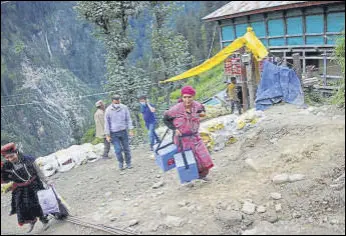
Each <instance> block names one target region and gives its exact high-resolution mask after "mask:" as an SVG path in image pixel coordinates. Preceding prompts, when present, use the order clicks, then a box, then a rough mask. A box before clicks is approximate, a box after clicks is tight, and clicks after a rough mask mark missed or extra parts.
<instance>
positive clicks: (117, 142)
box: [111, 130, 131, 168]
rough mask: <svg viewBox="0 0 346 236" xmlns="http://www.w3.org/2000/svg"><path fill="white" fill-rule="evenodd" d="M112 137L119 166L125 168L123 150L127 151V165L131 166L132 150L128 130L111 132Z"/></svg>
mask: <svg viewBox="0 0 346 236" xmlns="http://www.w3.org/2000/svg"><path fill="white" fill-rule="evenodd" d="M111 139H112V144H113V145H114V150H115V155H116V156H117V159H118V162H119V168H123V165H124V158H123V154H122V152H123V151H124V153H125V162H126V165H127V166H131V152H130V145H129V136H128V133H127V130H121V131H118V132H111Z"/></svg>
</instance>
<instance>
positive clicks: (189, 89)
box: [181, 85, 196, 96]
mask: <svg viewBox="0 0 346 236" xmlns="http://www.w3.org/2000/svg"><path fill="white" fill-rule="evenodd" d="M184 94H187V95H191V96H195V95H196V90H195V89H194V88H192V86H190V85H187V86H184V87H183V88H182V89H181V95H184Z"/></svg>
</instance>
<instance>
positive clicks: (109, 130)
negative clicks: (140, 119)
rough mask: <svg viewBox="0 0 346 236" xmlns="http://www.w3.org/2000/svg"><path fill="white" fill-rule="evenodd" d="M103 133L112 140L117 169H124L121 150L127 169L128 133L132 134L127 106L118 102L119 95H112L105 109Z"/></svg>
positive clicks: (129, 156) (128, 164)
mask: <svg viewBox="0 0 346 236" xmlns="http://www.w3.org/2000/svg"><path fill="white" fill-rule="evenodd" d="M105 134H106V139H107V141H108V142H112V144H113V145H114V150H115V154H116V157H117V159H118V162H119V163H118V164H119V169H120V170H123V169H124V158H123V152H124V153H125V163H126V167H127V168H128V169H131V168H132V165H131V151H130V145H129V135H130V136H133V135H134V134H133V125H132V120H131V115H130V111H129V109H128V107H127V106H126V105H124V104H121V103H120V96H119V95H114V96H113V97H112V104H111V105H109V106H108V107H107V109H106V114H105Z"/></svg>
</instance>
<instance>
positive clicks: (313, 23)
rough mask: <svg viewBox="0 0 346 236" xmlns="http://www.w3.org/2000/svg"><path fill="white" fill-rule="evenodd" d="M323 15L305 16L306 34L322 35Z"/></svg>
mask: <svg viewBox="0 0 346 236" xmlns="http://www.w3.org/2000/svg"><path fill="white" fill-rule="evenodd" d="M323 31H324V21H323V15H313V16H306V33H307V34H317V33H320V34H323V33H324V32H323Z"/></svg>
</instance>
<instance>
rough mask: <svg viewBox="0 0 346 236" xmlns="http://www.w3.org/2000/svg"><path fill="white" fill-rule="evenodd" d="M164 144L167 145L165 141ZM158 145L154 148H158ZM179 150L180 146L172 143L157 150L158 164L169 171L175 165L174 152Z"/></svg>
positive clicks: (156, 159)
mask: <svg viewBox="0 0 346 236" xmlns="http://www.w3.org/2000/svg"><path fill="white" fill-rule="evenodd" d="M162 146H165V144H164V143H163V144H162ZM156 149H157V147H155V148H154V150H156ZM177 152H178V148H177V146H176V145H175V144H173V143H171V144H170V145H168V146H167V147H164V148H162V149H159V150H158V151H155V161H156V164H157V165H158V166H159V167H160V168H161V169H162V170H163V171H164V172H166V171H168V170H170V169H173V168H174V167H175V162H174V154H176V153H177Z"/></svg>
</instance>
